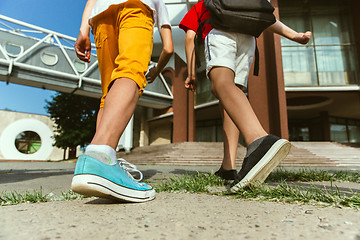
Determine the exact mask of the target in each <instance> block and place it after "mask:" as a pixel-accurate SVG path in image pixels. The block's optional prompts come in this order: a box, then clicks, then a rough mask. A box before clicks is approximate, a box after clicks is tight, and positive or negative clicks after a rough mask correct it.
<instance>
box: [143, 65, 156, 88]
mask: <svg viewBox="0 0 360 240" xmlns="http://www.w3.org/2000/svg"><path fill="white" fill-rule="evenodd" d="M157 75H158V74H156V66H154V67H152V68H150V69H149V71H148V72H147V73H146V75H145V78H146V81H147V82H148V83H149V84H150V83H152V82H153V81H154V80H155V78H156V77H157Z"/></svg>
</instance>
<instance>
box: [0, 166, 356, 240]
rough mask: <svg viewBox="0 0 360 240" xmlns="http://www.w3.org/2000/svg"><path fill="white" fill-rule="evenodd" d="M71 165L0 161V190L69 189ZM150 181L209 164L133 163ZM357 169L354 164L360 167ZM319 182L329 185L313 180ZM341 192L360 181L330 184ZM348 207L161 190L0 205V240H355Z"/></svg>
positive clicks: (203, 169)
mask: <svg viewBox="0 0 360 240" xmlns="http://www.w3.org/2000/svg"><path fill="white" fill-rule="evenodd" d="M74 166H75V164H74V163H72V162H57V163H51V162H44V163H38V162H30V163H29V162H0V192H2V191H5V190H6V191H8V192H11V191H19V192H22V191H25V190H30V191H31V190H32V189H35V190H39V189H40V187H42V190H43V192H44V193H50V192H53V193H54V194H59V193H61V192H66V191H68V190H69V187H70V183H71V178H72V173H73V169H74ZM138 167H139V169H141V170H142V171H143V173H144V175H145V178H147V179H148V180H149V181H150V182H157V181H161V180H163V179H165V178H168V177H170V176H173V175H177V174H184V173H196V172H198V171H200V172H211V171H214V170H216V169H215V168H214V167H201V168H199V167H191V166H188V167H185V166H159V165H156V166H145V165H140V166H138ZM358 170H359V169H358ZM316 184H317V185H319V186H322V185H324V184H325V185H329V184H328V183H316ZM336 185H337V186H338V187H339V189H340V190H341V191H342V192H350V190H349V189H350V188H351V189H354V190H355V191H360V186H359V184H349V183H336ZM359 226H360V212H359V211H357V210H354V209H341V208H335V207H326V208H324V207H319V206H311V205H303V204H284V203H272V202H260V201H246V200H239V199H234V198H231V197H224V196H215V195H211V194H188V193H170V194H169V193H160V194H157V197H156V199H155V200H154V201H151V202H148V203H142V204H119V203H115V202H111V201H108V200H101V199H96V198H87V199H84V200H75V201H57V202H48V203H38V204H19V205H15V206H4V207H0V229H1V231H0V239H85V238H87V239H351V240H360V228H359Z"/></svg>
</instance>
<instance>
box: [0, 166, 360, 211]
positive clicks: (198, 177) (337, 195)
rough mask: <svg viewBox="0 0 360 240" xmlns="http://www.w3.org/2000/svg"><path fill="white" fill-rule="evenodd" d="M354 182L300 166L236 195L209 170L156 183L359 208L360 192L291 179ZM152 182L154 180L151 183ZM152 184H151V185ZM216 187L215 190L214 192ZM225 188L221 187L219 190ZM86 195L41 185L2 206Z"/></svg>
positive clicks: (171, 188) (0, 196)
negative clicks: (303, 184) (301, 184)
mask: <svg viewBox="0 0 360 240" xmlns="http://www.w3.org/2000/svg"><path fill="white" fill-rule="evenodd" d="M294 181H296V182H304V181H305V182H313V181H317V182H318V181H327V182H331V183H333V182H339V181H347V182H355V183H360V173H358V172H350V171H336V172H328V171H323V170H312V169H301V170H285V169H277V170H275V171H274V172H273V173H271V174H270V176H269V177H268V179H267V180H266V183H265V184H262V185H260V186H256V187H254V186H253V187H249V188H247V189H243V190H240V191H239V192H237V193H236V194H231V193H228V192H227V191H222V190H224V189H223V188H217V187H224V186H225V185H227V184H228V183H229V182H227V181H224V180H222V179H220V178H219V177H217V176H215V175H213V174H209V173H197V174H193V175H181V176H175V177H172V178H169V179H166V180H164V181H162V182H161V183H159V184H155V185H154V188H155V190H156V191H157V192H189V193H212V194H217V195H221V196H232V197H235V198H239V199H252V200H260V201H276V202H287V203H310V204H321V205H328V206H331V205H335V206H344V207H353V208H358V209H360V195H359V193H355V192H352V193H351V194H342V193H341V192H340V191H339V189H338V188H337V187H336V186H333V185H332V184H331V187H330V188H329V189H325V188H324V189H320V188H318V187H316V186H315V185H313V184H310V185H308V186H307V187H299V186H296V185H294V184H289V182H294ZM269 182H280V183H279V184H278V185H276V186H273V187H271V186H269V185H268V183H269ZM149 184H151V182H149ZM151 185H152V184H151ZM214 188H215V190H216V191H215V192H214ZM219 189H222V190H219ZM82 198H85V196H82V195H79V194H77V193H74V192H72V191H68V192H63V193H61V195H60V196H56V195H54V194H52V193H50V194H44V193H43V191H42V188H40V190H38V191H33V192H29V191H26V192H24V193H19V192H16V191H13V192H10V193H8V192H6V191H4V192H1V193H0V205H1V206H3V205H14V204H19V203H37V202H49V201H61V200H74V199H82Z"/></svg>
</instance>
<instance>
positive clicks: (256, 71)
mask: <svg viewBox="0 0 360 240" xmlns="http://www.w3.org/2000/svg"><path fill="white" fill-rule="evenodd" d="M255 44H256V45H255V62H254V75H255V76H259V49H258V47H257V43H255Z"/></svg>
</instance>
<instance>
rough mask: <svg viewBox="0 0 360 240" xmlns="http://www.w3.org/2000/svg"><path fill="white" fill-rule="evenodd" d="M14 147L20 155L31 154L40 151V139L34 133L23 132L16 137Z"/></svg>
mask: <svg viewBox="0 0 360 240" xmlns="http://www.w3.org/2000/svg"><path fill="white" fill-rule="evenodd" d="M15 146H16V149H17V150H18V151H19V152H21V153H25V154H32V153H35V152H37V151H38V150H39V149H40V147H41V138H40V136H39V135H38V134H37V133H36V132H33V131H24V132H22V133H19V134H18V135H17V136H16V138H15Z"/></svg>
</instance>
